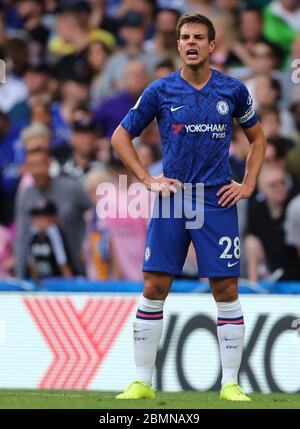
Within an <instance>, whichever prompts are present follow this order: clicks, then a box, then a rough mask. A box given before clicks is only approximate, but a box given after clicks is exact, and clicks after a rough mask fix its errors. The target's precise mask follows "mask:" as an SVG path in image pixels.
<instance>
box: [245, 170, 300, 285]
mask: <svg viewBox="0 0 300 429" xmlns="http://www.w3.org/2000/svg"><path fill="white" fill-rule="evenodd" d="M258 190H259V193H258V194H257V195H256V199H255V200H254V201H253V202H252V203H250V204H249V211H248V223H247V235H246V238H245V243H244V244H245V257H246V263H247V272H248V278H249V280H251V281H254V282H256V281H257V280H259V279H261V278H273V279H274V280H278V279H280V280H291V279H292V280H295V279H298V278H300V276H299V277H297V272H299V268H298V267H299V260H298V257H297V254H296V252H295V250H294V249H293V248H291V247H290V246H288V245H286V243H285V237H284V228H283V225H284V218H285V210H286V206H287V203H288V198H289V196H288V187H287V183H286V180H285V172H284V170H283V169H282V168H281V167H279V166H278V165H272V164H267V165H265V166H264V168H263V170H262V172H261V175H260V178H259V182H258Z"/></svg>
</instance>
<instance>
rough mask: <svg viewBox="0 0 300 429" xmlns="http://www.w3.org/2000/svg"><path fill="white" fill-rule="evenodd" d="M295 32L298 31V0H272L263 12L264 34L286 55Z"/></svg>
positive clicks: (299, 25)
mask: <svg viewBox="0 0 300 429" xmlns="http://www.w3.org/2000/svg"><path fill="white" fill-rule="evenodd" d="M297 32H300V6H299V1H298V0H274V1H272V2H271V3H270V5H269V6H267V8H266V9H265V12H264V34H265V37H266V38H267V39H268V40H270V41H271V42H273V43H276V44H277V45H278V46H280V48H281V49H282V51H283V52H284V53H285V54H286V55H288V54H289V53H290V50H291V45H292V43H293V41H294V40H295V37H296V35H297Z"/></svg>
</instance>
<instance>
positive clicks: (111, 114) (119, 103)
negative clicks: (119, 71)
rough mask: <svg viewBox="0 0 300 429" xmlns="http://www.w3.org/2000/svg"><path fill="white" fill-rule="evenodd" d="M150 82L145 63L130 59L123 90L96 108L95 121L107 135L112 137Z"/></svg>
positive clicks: (124, 77)
mask: <svg viewBox="0 0 300 429" xmlns="http://www.w3.org/2000/svg"><path fill="white" fill-rule="evenodd" d="M148 83H149V77H148V74H147V70H146V67H145V65H144V63H143V62H142V61H140V60H132V61H130V62H129V63H128V64H127V66H126V69H125V73H124V76H123V88H124V89H123V90H122V91H119V92H118V93H117V94H116V95H114V96H112V97H111V98H108V99H106V100H105V101H104V102H103V103H102V104H101V105H100V106H99V107H97V108H96V109H95V115H94V118H95V121H96V123H97V126H101V127H102V129H103V133H104V136H105V137H108V138H110V137H111V136H112V134H113V132H114V130H115V129H116V127H117V126H118V125H119V123H120V122H121V120H122V118H123V117H124V115H125V114H126V112H128V110H129V109H130V108H131V107H133V106H134V105H135V103H136V102H137V100H138V98H139V97H140V95H141V93H142V91H143V90H144V88H145V87H146V85H147V84H148Z"/></svg>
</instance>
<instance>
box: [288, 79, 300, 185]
mask: <svg viewBox="0 0 300 429" xmlns="http://www.w3.org/2000/svg"><path fill="white" fill-rule="evenodd" d="M293 89H294V91H293V93H292V97H291V112H292V114H293V119H294V124H295V131H294V132H293V133H291V137H292V139H293V141H294V142H295V147H294V148H293V149H292V150H291V151H290V152H289V154H288V160H287V171H288V172H289V173H290V174H292V175H293V177H295V178H297V180H298V181H299V182H300V87H299V84H298V86H295V85H294V88H293Z"/></svg>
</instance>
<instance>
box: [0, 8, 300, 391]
mask: <svg viewBox="0 0 300 429" xmlns="http://www.w3.org/2000/svg"><path fill="white" fill-rule="evenodd" d="M187 11H196V12H199V13H202V14H205V15H207V16H208V17H209V18H210V19H211V20H212V21H213V23H214V24H215V27H216V30H217V48H216V51H215V52H214V54H213V55H212V57H211V64H212V67H214V68H216V69H218V70H221V71H223V72H224V73H228V74H230V75H233V76H236V77H238V78H240V79H242V80H243V81H244V82H245V84H246V85H247V87H248V89H249V91H250V93H251V95H252V97H253V100H254V103H255V108H256V110H257V112H258V115H259V118H260V121H261V124H262V126H263V129H264V131H265V134H266V137H267V140H268V147H267V153H266V159H265V164H264V167H263V171H262V174H261V176H260V179H259V183H258V186H257V189H256V191H255V193H254V195H253V196H252V197H251V198H250V199H249V201H241V202H240V203H239V204H238V210H239V217H240V232H241V237H242V256H241V258H242V259H241V261H242V280H241V282H240V292H241V293H242V294H243V295H242V305H243V310H244V315H245V319H246V329H247V334H246V342H245V353H244V358H243V362H242V368H241V373H240V381H241V385H242V387H243V388H245V390H246V391H248V392H253V391H256V392H290V393H291V392H298V391H300V386H299V380H300V367H299V360H300V332H299V327H300V83H299V82H300V5H299V2H298V1H297V0H273V1H270V0H261V1H255V0H249V1H246V0H245V1H236V0H186V1H184V0H89V1H76V0H73V1H71V0H70V1H56V0H16V1H10V0H3V1H2V2H1V3H0V59H1V61H0V82H1V83H0V291H1V294H0V362H1V365H0V388H6V389H20V388H22V389H35V388H42V389H81V390H84V389H91V390H100V391H111V390H121V389H123V388H124V387H125V386H126V384H128V383H129V382H130V381H131V380H132V377H133V375H134V366H133V356H132V350H131V321H132V318H133V317H134V314H135V308H136V303H137V300H138V297H139V295H140V292H141V290H142V274H141V271H140V267H141V264H142V260H143V255H144V242H145V234H146V227H147V220H146V219H132V218H130V217H129V216H127V217H126V218H117V219H114V220H110V221H103V220H101V219H99V218H98V216H97V212H96V207H97V203H98V196H97V195H96V188H97V185H98V184H99V183H103V182H109V183H111V184H117V180H118V177H119V175H121V174H123V175H125V174H127V179H128V180H127V186H129V185H130V184H132V183H134V180H135V179H134V178H133V177H131V176H130V175H129V174H128V172H127V171H126V170H125V169H124V167H123V165H122V164H121V163H120V162H119V160H118V159H117V157H116V155H115V153H113V151H112V148H111V146H110V137H111V135H112V133H113V131H114V129H115V127H116V126H117V125H118V123H119V122H120V120H121V119H122V118H123V116H124V115H125V114H126V112H127V111H128V109H129V108H131V107H133V106H134V104H135V103H136V101H137V99H138V98H139V96H140V94H141V92H142V91H143V89H144V88H145V86H146V85H147V84H148V83H150V82H151V81H152V80H154V79H158V78H160V77H163V76H165V75H166V74H168V73H171V72H172V71H174V70H176V69H177V68H178V67H180V66H181V64H180V59H179V58H178V53H177V46H176V33H175V28H176V23H177V19H178V17H179V16H180V14H181V13H183V12H187ZM134 143H135V145H136V148H137V150H138V154H139V156H140V159H141V161H142V163H143V164H144V165H145V166H146V167H147V168H148V169H149V171H150V172H151V174H153V175H158V174H160V173H161V149H160V136H159V132H158V128H157V124H156V123H155V122H154V123H152V124H150V126H149V127H148V128H147V129H146V130H145V131H144V132H143V133H142V135H141V136H140V137H139V138H138V139H136V140H135V142H134ZM246 155H247V141H245V137H244V135H243V133H242V132H241V130H240V129H239V128H238V127H236V128H235V132H234V136H233V140H232V145H231V149H230V160H231V165H232V171H233V177H234V179H235V180H237V181H239V180H241V178H242V177H243V173H244V168H245V159H246ZM126 192H127V187H126V186H125V188H118V196H121V197H122V195H124V194H125V193H126ZM120 201H122V198H120ZM38 228H42V229H43V231H46V230H47V231H49V230H51V233H49V234H48V235H47V234H46V236H44V241H42V242H40V241H39V237H38V235H37V233H36V231H37V229H38ZM49 249H50V251H49ZM57 260H59V261H60V263H59V264H58V263H57ZM179 304H180V305H179ZM165 314H166V317H165V328H164V334H163V338H162V342H161V346H160V350H159V354H158V359H157V368H156V373H155V387H156V388H158V389H160V390H164V391H173V392H175V391H180V390H200V391H207V390H218V388H219V384H220V363H219V360H218V359H219V358H218V353H217V340H216V328H215V317H216V316H215V305H214V302H213V299H212V297H211V296H210V295H209V288H208V284H207V282H206V279H199V278H198V276H197V266H196V259H195V254H194V251H193V248H192V247H191V248H190V251H189V255H188V258H187V261H186V264H185V267H184V271H183V274H182V276H181V278H178V279H176V282H175V284H174V287H173V292H172V294H171V295H170V296H169V298H168V300H167V304H166V312H165Z"/></svg>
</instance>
